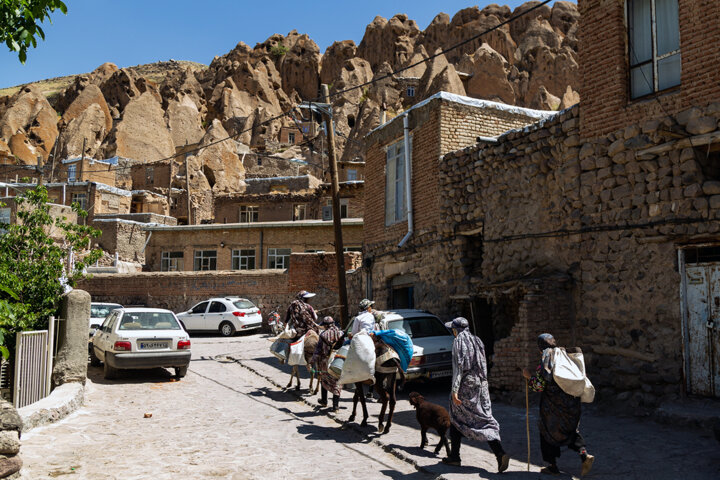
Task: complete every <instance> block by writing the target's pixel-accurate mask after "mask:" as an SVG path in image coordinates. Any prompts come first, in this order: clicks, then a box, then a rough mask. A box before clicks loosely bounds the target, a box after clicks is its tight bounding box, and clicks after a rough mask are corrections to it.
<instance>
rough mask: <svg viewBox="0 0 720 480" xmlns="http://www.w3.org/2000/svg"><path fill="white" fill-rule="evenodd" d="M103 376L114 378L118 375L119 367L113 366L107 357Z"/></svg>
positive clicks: (109, 378)
mask: <svg viewBox="0 0 720 480" xmlns="http://www.w3.org/2000/svg"><path fill="white" fill-rule="evenodd" d="M103 376H104V377H105V379H106V380H113V379H115V378H117V376H118V369H117V368H113V367H111V366H110V364H109V363H108V361H107V358H106V359H105V362H104V363H103Z"/></svg>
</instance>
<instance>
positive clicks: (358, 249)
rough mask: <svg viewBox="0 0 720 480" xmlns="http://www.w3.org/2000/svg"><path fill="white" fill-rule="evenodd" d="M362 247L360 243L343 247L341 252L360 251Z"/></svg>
mask: <svg viewBox="0 0 720 480" xmlns="http://www.w3.org/2000/svg"><path fill="white" fill-rule="evenodd" d="M361 251H362V247H361V246H360V245H358V246H356V247H343V252H361Z"/></svg>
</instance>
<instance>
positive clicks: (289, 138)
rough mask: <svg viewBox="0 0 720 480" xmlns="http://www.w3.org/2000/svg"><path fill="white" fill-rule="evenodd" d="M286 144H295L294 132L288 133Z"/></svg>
mask: <svg viewBox="0 0 720 480" xmlns="http://www.w3.org/2000/svg"><path fill="white" fill-rule="evenodd" d="M288 143H295V132H288Z"/></svg>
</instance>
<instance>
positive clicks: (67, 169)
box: [55, 157, 117, 187]
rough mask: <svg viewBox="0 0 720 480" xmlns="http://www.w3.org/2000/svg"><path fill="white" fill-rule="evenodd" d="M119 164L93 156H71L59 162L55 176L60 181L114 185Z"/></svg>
mask: <svg viewBox="0 0 720 480" xmlns="http://www.w3.org/2000/svg"><path fill="white" fill-rule="evenodd" d="M116 170H117V164H116V163H112V162H110V161H104V160H95V159H92V158H81V157H78V158H69V159H67V160H63V161H62V162H60V163H59V165H58V168H57V171H56V172H55V177H56V178H57V180H58V182H59V183H73V182H96V183H102V184H105V185H110V186H111V187H114V186H115V185H116V183H115V175H116V173H115V172H116Z"/></svg>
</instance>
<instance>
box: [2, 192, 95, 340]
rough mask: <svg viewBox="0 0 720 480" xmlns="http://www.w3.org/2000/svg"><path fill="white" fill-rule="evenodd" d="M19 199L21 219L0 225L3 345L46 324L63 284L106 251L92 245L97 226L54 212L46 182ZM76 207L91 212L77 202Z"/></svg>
mask: <svg viewBox="0 0 720 480" xmlns="http://www.w3.org/2000/svg"><path fill="white" fill-rule="evenodd" d="M15 202H16V204H17V214H16V217H17V221H16V222H15V223H13V224H0V228H2V229H3V230H4V233H3V234H2V235H0V334H1V335H4V338H5V341H6V342H4V343H3V342H2V340H0V345H10V346H11V343H12V339H13V338H14V333H15V332H18V331H22V330H34V329H44V328H46V327H47V321H48V318H49V317H50V316H51V315H54V314H56V313H57V309H58V307H59V305H60V297H61V295H62V294H63V293H64V291H65V285H69V286H74V285H75V283H76V282H77V280H79V279H80V278H82V277H83V276H84V273H83V272H84V270H85V268H86V267H87V266H88V265H90V264H92V263H95V261H97V259H98V258H100V255H101V254H102V252H101V251H100V250H98V249H92V248H91V242H92V239H93V238H96V237H98V236H99V235H100V231H99V230H96V229H94V228H92V227H89V226H86V225H78V224H76V223H72V222H68V221H67V219H66V218H65V217H62V218H53V217H52V216H51V215H50V205H49V204H48V194H47V189H46V188H45V187H43V186H38V187H36V188H35V189H33V190H27V191H25V192H24V193H22V194H21V195H18V196H17V197H15ZM73 210H74V211H75V212H76V213H77V214H78V216H79V217H85V216H87V212H85V211H83V210H82V209H80V207H79V205H78V204H73ZM51 233H52V236H51ZM53 237H55V238H53ZM71 252H75V253H74V254H71ZM71 257H74V259H75V260H74V261H71Z"/></svg>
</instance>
